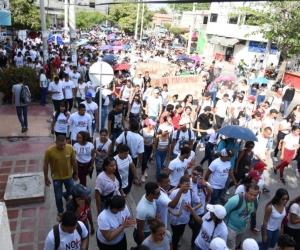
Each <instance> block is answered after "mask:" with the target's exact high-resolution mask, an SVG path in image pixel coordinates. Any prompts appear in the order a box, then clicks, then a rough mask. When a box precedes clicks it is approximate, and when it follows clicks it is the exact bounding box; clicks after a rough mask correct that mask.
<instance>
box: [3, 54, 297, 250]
mask: <svg viewBox="0 0 300 250" xmlns="http://www.w3.org/2000/svg"><path fill="white" fill-rule="evenodd" d="M206 61H207V62H210V60H209V59H207V60H206ZM225 67H226V69H225V70H224V71H223V72H222V75H226V74H230V75H232V74H233V73H232V70H233V65H226V66H225ZM270 86H271V84H270ZM269 95H270V93H269ZM299 98H300V94H299V93H297V94H296V97H295V98H294V100H299ZM295 105H296V102H295V101H294V102H293V103H292V104H291V106H290V109H292V107H294V106H295ZM10 110H11V107H10V106H2V107H0V120H1V124H2V127H3V128H4V129H5V131H6V132H5V133H4V132H3V131H2V132H1V134H0V136H1V137H0V146H1V147H0V148H1V149H0V199H1V200H2V199H3V194H4V190H5V186H6V182H7V177H8V175H9V174H11V173H24V172H35V171H42V167H43V153H44V150H45V149H46V148H47V147H48V146H50V145H51V144H52V143H53V137H52V136H50V133H49V132H50V130H49V127H50V124H49V123H47V122H46V120H47V119H48V118H50V116H51V113H52V107H51V105H50V104H48V105H47V106H46V107H42V106H40V105H34V104H31V105H30V108H29V115H30V117H31V120H30V122H29V131H28V136H29V137H28V138H18V137H17V136H18V135H20V131H19V130H20V129H19V126H18V120H17V116H16V114H15V111H10ZM74 111H75V110H74ZM36 129H38V130H36ZM35 131H38V136H35V137H32V136H33V135H34V134H35ZM25 135H26V134H25ZM7 136H13V137H10V138H7ZM274 145H275V143H274ZM203 154H204V151H203V149H197V152H196V162H197V163H199V161H200V160H201V158H202V157H203ZM205 166H206V165H205ZM272 166H273V162H272V161H271V160H270V162H269V166H268V170H267V171H265V180H266V186H267V187H268V188H269V189H270V190H271V192H270V193H269V194H263V195H262V199H261V202H260V205H259V209H258V213H257V227H258V228H259V227H260V225H261V223H262V220H263V215H264V207H265V205H266V204H267V202H268V201H270V200H271V198H272V196H273V195H274V193H275V191H276V190H277V189H278V188H280V187H284V188H286V189H287V190H288V191H289V194H290V199H293V198H294V197H296V196H297V195H299V179H297V177H296V176H295V170H294V169H295V166H296V162H292V164H291V167H289V168H287V169H286V170H285V173H284V174H285V179H286V182H287V184H286V185H283V184H281V183H280V182H279V180H278V178H279V176H278V175H276V176H275V175H274V174H273V171H272V170H271V167H272ZM206 167H207V166H206ZM147 172H148V175H149V177H148V178H147V181H154V180H155V178H154V176H155V164H154V163H153V162H152V163H151V164H149V168H148V170H147ZM138 174H139V175H140V174H141V170H140V169H138ZM88 186H89V187H92V188H94V186H95V173H94V176H93V179H89V180H88ZM230 192H231V194H233V193H234V190H233V188H232V189H231V190H230ZM143 194H144V184H143V185H142V186H140V187H137V186H133V188H132V192H131V194H130V195H128V197H127V205H128V207H129V208H130V210H131V212H132V216H133V217H134V216H135V206H136V203H137V202H138V201H139V200H140V198H141V196H142V195H143ZM45 195H46V202H45V203H41V204H32V205H26V206H20V207H15V208H8V215H9V219H10V226H11V231H12V239H13V241H14V250H19V249H20V250H21V249H22V250H29V249H34V250H37V249H39V250H40V249H43V241H44V239H45V237H46V235H47V233H48V231H50V230H51V228H52V227H53V226H54V225H55V224H57V222H56V206H55V200H54V192H53V186H51V187H50V188H48V187H46V192H45ZM91 196H92V201H93V202H92V210H93V218H94V223H95V227H96V228H97V225H96V223H97V215H96V205H95V202H94V190H93V191H92V194H91ZM228 197H229V196H228ZM126 231H127V241H128V246H129V247H131V246H134V245H135V243H134V241H133V238H132V231H133V229H127V230H126ZM190 236H191V232H190V229H189V228H188V227H186V232H185V234H184V237H183V242H182V246H181V249H183V250H188V249H190V248H189V246H190ZM245 236H247V237H253V238H255V239H256V240H260V238H261V236H260V235H259V234H255V233H253V232H251V231H247V232H246V234H245ZM90 249H92V250H93V249H97V245H96V239H95V236H92V237H91V239H90ZM129 249H130V248H129ZM120 250H121V249H120Z"/></svg>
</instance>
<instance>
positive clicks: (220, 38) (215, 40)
mask: <svg viewBox="0 0 300 250" xmlns="http://www.w3.org/2000/svg"><path fill="white" fill-rule="evenodd" d="M224 39H225V37H223V36H213V37H212V38H211V39H209V40H208V42H209V43H212V44H220V42H221V41H223V40H224Z"/></svg>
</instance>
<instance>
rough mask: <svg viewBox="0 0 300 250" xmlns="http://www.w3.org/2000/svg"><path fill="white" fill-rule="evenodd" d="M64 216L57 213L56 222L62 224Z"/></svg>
mask: <svg viewBox="0 0 300 250" xmlns="http://www.w3.org/2000/svg"><path fill="white" fill-rule="evenodd" d="M62 215H63V214H61V213H57V216H56V220H57V221H58V222H61V219H62Z"/></svg>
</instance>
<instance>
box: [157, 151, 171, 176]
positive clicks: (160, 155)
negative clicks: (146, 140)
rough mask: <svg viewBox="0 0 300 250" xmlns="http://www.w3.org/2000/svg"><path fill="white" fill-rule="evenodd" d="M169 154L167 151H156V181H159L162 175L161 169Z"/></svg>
mask: <svg viewBox="0 0 300 250" xmlns="http://www.w3.org/2000/svg"><path fill="white" fill-rule="evenodd" d="M167 154H168V150H165V151H161V150H156V151H155V161H156V179H157V177H158V175H159V174H160V171H161V167H162V165H163V164H164V162H165V160H166V157H167Z"/></svg>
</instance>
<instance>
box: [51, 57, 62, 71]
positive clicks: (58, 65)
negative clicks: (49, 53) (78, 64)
mask: <svg viewBox="0 0 300 250" xmlns="http://www.w3.org/2000/svg"><path fill="white" fill-rule="evenodd" d="M52 64H53V66H54V67H55V68H57V69H59V68H60V65H61V60H56V59H55V60H53V62H52Z"/></svg>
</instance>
